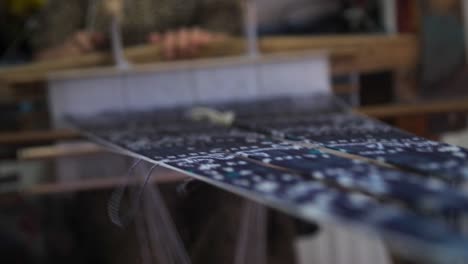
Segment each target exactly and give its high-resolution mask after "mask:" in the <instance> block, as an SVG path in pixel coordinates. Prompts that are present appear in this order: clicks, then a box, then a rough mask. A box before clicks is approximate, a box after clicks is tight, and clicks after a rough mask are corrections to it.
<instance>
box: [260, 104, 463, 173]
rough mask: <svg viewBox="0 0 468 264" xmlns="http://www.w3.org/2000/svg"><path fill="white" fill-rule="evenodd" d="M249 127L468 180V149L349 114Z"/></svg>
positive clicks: (273, 121) (265, 122) (335, 114)
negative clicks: (417, 135)
mask: <svg viewBox="0 0 468 264" xmlns="http://www.w3.org/2000/svg"><path fill="white" fill-rule="evenodd" d="M251 128H253V129H259V130H261V131H271V133H273V134H275V135H281V136H283V137H285V138H287V139H291V140H298V141H304V142H309V143H315V144H319V145H322V146H325V147H327V148H330V149H335V150H339V151H342V152H346V153H352V154H355V155H359V156H362V157H367V158H371V159H375V160H377V161H381V162H386V163H389V164H393V165H396V166H400V167H402V168H405V169H410V170H414V171H417V172H420V173H424V174H429V175H434V176H439V177H442V178H444V179H446V180H448V181H451V182H461V181H464V180H467V179H468V150H466V149H463V148H461V147H456V146H451V145H448V144H444V143H440V142H435V141H430V140H426V139H423V138H420V137H416V136H414V135H411V134H409V133H406V132H403V131H401V130H399V129H396V128H393V127H391V126H388V125H386V124H383V123H381V122H379V121H376V120H372V119H370V118H366V117H363V116H359V115H356V114H352V113H332V114H321V115H317V116H313V115H312V116H309V117H306V118H302V119H292V120H291V119H273V120H267V121H259V122H256V123H255V126H254V127H251Z"/></svg>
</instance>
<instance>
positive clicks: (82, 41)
mask: <svg viewBox="0 0 468 264" xmlns="http://www.w3.org/2000/svg"><path fill="white" fill-rule="evenodd" d="M72 43H73V44H74V45H75V46H76V47H78V48H79V49H80V50H82V51H92V50H94V47H95V46H94V43H93V41H92V39H91V34H90V33H89V32H78V33H76V34H75V36H74V38H73V42H72Z"/></svg>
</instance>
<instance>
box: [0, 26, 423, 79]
mask: <svg viewBox="0 0 468 264" xmlns="http://www.w3.org/2000/svg"><path fill="white" fill-rule="evenodd" d="M259 46H260V50H261V52H262V53H277V52H288V51H302V50H326V51H328V52H329V53H330V55H331V56H332V59H333V58H339V57H343V56H344V57H349V56H354V57H356V60H357V61H356V65H357V66H356V65H353V66H352V67H353V70H371V69H373V68H377V69H378V70H380V69H381V68H385V67H387V68H388V67H394V66H396V67H399V66H414V65H415V64H416V62H417V57H418V45H417V40H416V37H415V36H412V35H399V36H383V35H354V36H322V37H268V38H263V39H261V40H260V42H259ZM244 52H245V43H244V40H243V39H240V38H226V39H224V40H220V41H218V42H216V43H212V44H210V45H208V46H206V47H204V48H203V49H202V50H201V51H200V53H199V55H198V56H197V57H218V56H228V55H239V54H243V53H244ZM125 57H126V58H128V59H129V60H130V61H131V62H134V63H148V62H154V61H160V60H163V57H162V53H161V49H160V47H159V46H158V45H142V46H136V47H131V48H127V49H125ZM111 62H112V57H111V55H110V54H109V53H105V52H95V53H90V54H87V55H83V56H79V57H69V58H63V59H58V60H51V61H40V62H33V63H30V64H27V65H23V66H16V67H9V68H6V69H2V70H0V83H2V82H3V83H6V84H18V83H30V82H35V81H43V80H45V78H46V77H47V75H48V74H49V73H50V72H53V71H59V70H66V69H74V68H84V67H91V66H102V65H109V64H111ZM348 67H350V66H348ZM355 67H358V68H357V69H356V68H355Z"/></svg>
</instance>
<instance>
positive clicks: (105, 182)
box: [19, 170, 187, 195]
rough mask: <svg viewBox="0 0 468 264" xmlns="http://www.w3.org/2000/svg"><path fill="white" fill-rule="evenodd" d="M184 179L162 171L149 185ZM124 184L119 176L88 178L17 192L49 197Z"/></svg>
mask: <svg viewBox="0 0 468 264" xmlns="http://www.w3.org/2000/svg"><path fill="white" fill-rule="evenodd" d="M155 174H156V172H155ZM186 178H187V176H185V175H184V174H182V173H179V172H173V171H167V170H164V171H161V172H159V173H157V175H154V176H153V177H151V178H150V181H149V183H171V182H179V181H182V180H184V179H186ZM125 183H127V179H126V178H125V177H121V176H119V177H110V178H90V179H85V180H83V179H80V180H72V181H63V182H50V183H39V184H35V185H32V186H29V187H26V188H24V189H20V190H19V192H21V193H22V194H25V195H50V194H59V193H69V192H78V191H91V190H102V189H113V188H117V187H119V186H121V185H122V184H125ZM137 183H138V181H135V180H133V181H130V182H129V184H131V185H132V184H137Z"/></svg>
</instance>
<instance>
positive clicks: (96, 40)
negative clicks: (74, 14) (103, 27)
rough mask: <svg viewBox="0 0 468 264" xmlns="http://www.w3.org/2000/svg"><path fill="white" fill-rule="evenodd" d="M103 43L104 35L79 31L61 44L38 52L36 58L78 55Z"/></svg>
mask: <svg viewBox="0 0 468 264" xmlns="http://www.w3.org/2000/svg"><path fill="white" fill-rule="evenodd" d="M103 43H104V36H103V35H102V34H101V33H97V32H88V31H79V32H76V33H74V34H73V35H72V36H70V37H69V38H67V39H66V40H65V41H64V42H63V43H62V44H60V45H58V46H56V47H51V48H48V49H46V50H43V51H41V52H39V54H38V55H37V58H38V59H39V60H44V59H56V58H62V57H68V56H71V57H73V56H79V55H82V54H86V53H88V52H91V51H94V50H96V48H97V47H99V46H100V45H102V44H103Z"/></svg>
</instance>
